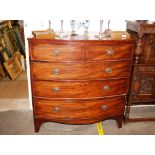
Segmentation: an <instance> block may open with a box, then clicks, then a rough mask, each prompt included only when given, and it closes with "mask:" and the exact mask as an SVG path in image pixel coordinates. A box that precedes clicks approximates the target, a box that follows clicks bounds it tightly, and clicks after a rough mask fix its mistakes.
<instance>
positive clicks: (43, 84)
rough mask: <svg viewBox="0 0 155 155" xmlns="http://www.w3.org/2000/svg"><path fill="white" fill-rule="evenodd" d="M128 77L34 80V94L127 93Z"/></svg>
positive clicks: (82, 95)
mask: <svg viewBox="0 0 155 155" xmlns="http://www.w3.org/2000/svg"><path fill="white" fill-rule="evenodd" d="M126 92H127V79H119V80H105V81H91V82H89V81H88V82H47V81H33V95H34V96H36V97H37V96H38V97H47V98H100V97H104V96H111V95H120V94H126Z"/></svg>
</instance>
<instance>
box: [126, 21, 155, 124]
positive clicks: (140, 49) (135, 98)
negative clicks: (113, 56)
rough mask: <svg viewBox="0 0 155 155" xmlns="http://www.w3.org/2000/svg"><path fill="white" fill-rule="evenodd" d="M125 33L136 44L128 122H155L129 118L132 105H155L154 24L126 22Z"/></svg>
mask: <svg viewBox="0 0 155 155" xmlns="http://www.w3.org/2000/svg"><path fill="white" fill-rule="evenodd" d="M126 22H127V31H128V33H130V35H131V39H133V40H135V42H136V49H135V61H134V71H133V79H132V86H131V91H130V96H129V102H128V106H127V109H126V116H125V119H126V122H128V121H152V120H154V121H155V115H154V116H152V117H151V118H150V117H147V118H130V117H129V114H130V108H131V106H132V105H141V104H145V105H146V106H147V105H154V104H155V24H148V23H147V22H146V21H139V22H136V21H126Z"/></svg>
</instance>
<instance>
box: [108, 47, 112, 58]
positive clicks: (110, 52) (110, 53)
mask: <svg viewBox="0 0 155 155" xmlns="http://www.w3.org/2000/svg"><path fill="white" fill-rule="evenodd" d="M107 55H108V56H112V55H114V50H113V49H112V48H111V47H110V48H109V49H108V50H107Z"/></svg>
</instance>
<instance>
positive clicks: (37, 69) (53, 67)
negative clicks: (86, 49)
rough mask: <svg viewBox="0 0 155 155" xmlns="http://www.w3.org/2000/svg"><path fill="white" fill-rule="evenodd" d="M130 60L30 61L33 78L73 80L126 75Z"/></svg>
mask: <svg viewBox="0 0 155 155" xmlns="http://www.w3.org/2000/svg"><path fill="white" fill-rule="evenodd" d="M130 68H131V62H130V61H124V62H106V63H41V62H31V69H32V76H33V78H34V79H44V80H74V79H79V80H80V79H103V78H115V77H128V75H129V71H130Z"/></svg>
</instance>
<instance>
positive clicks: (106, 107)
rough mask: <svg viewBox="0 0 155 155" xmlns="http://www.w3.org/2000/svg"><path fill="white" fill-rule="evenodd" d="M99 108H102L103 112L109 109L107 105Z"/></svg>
mask: <svg viewBox="0 0 155 155" xmlns="http://www.w3.org/2000/svg"><path fill="white" fill-rule="evenodd" d="M101 108H102V109H103V110H108V109H109V107H108V106H107V105H102V106H101Z"/></svg>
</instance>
